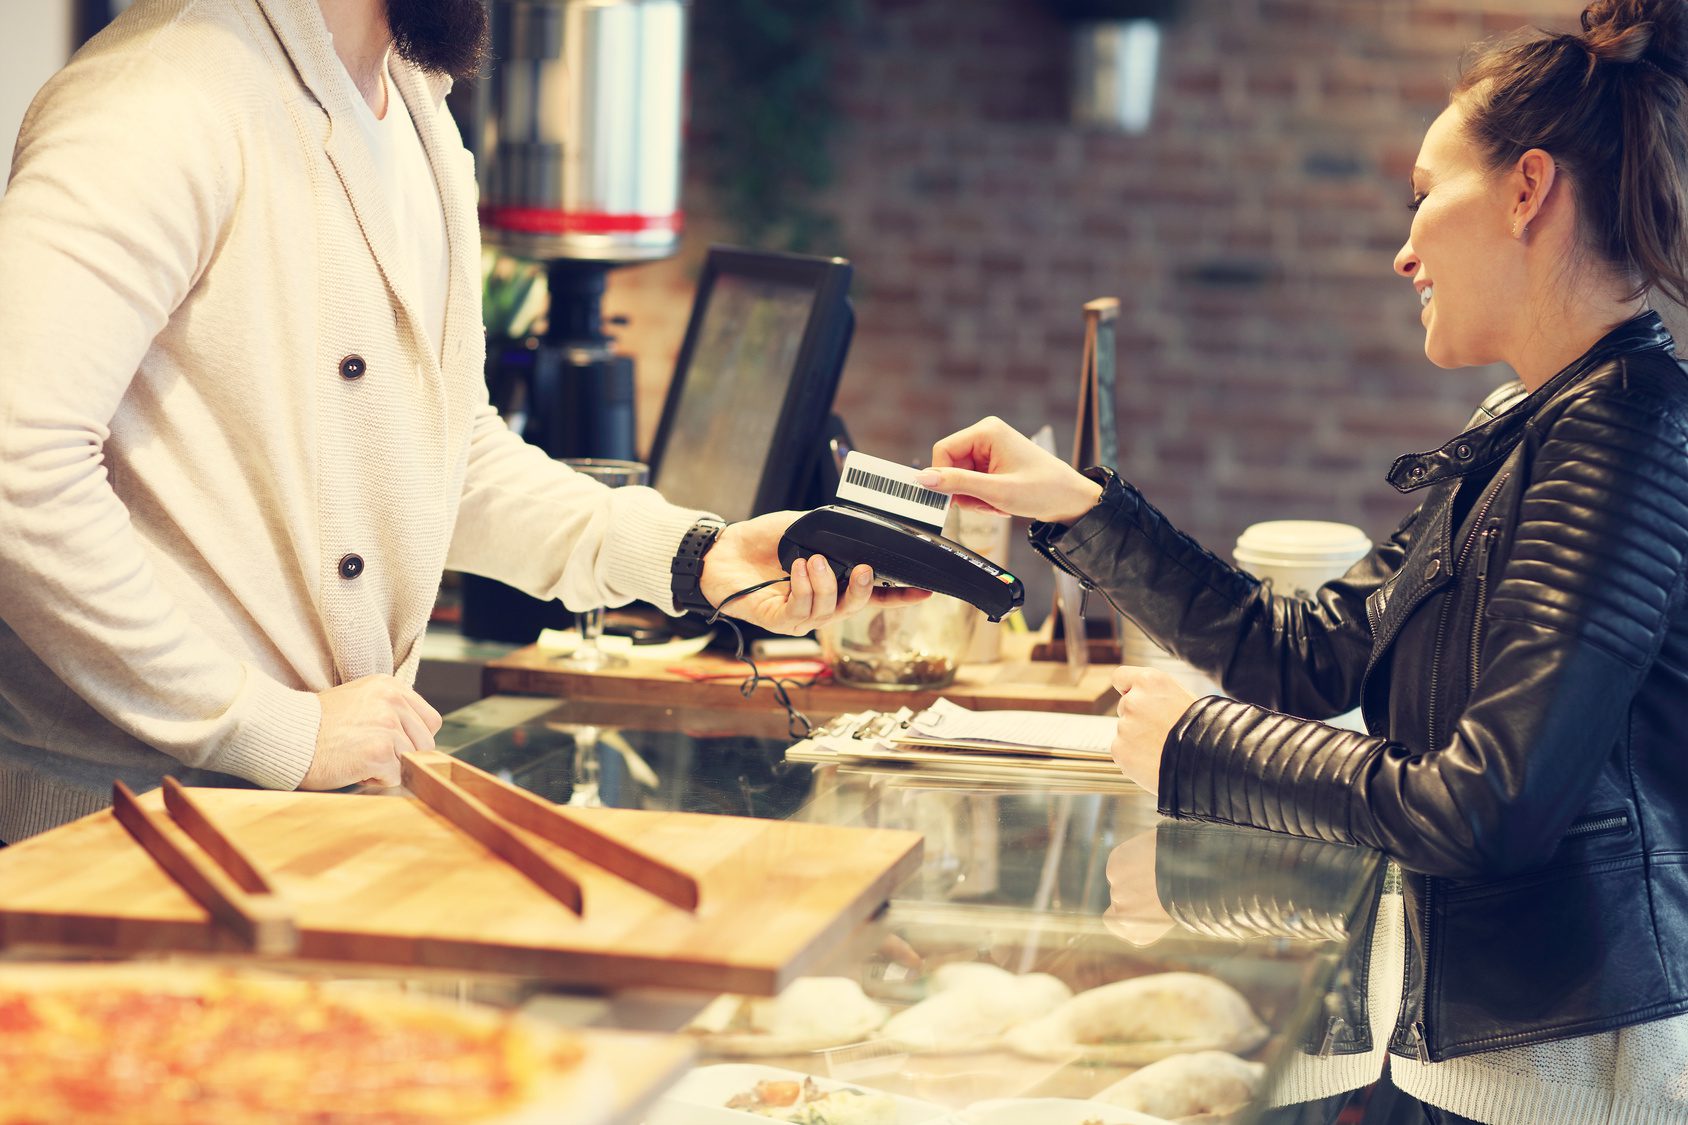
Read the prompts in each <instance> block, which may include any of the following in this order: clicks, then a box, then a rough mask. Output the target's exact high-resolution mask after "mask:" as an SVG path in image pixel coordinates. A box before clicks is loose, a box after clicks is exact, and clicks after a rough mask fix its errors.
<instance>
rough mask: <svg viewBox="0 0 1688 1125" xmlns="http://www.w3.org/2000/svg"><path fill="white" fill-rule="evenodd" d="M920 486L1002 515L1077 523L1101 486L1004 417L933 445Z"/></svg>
mask: <svg viewBox="0 0 1688 1125" xmlns="http://www.w3.org/2000/svg"><path fill="white" fill-rule="evenodd" d="M919 480H920V484H921V485H922V487H925V488H930V489H933V490H934V491H937V492H943V493H949V494H953V495H954V496H955V501H956V503H958V504H960V505H961V506H962V507H964V508H971V509H973V510H975V511H980V512H990V513H991V514H993V515H998V516H1029V517H1031V518H1032V519H1034V520H1042V521H1044V522H1045V523H1073V522H1075V521H1076V520H1077V519H1078V518H1079V517H1080V516H1082V515H1084V513H1086V512H1088V511H1089V510H1090V509H1091V508H1094V507H1095V506H1096V501H1097V499H1098V498H1100V497H1101V495H1102V486H1101V485H1099V484H1097V483H1096V482H1095V481H1093V480H1091V479H1090V478H1089V477H1087V476H1085V475H1084V474H1083V473H1081V472H1079V471H1078V470H1077V469H1075V468H1073V467H1072V466H1071V465H1069V464H1067V463H1066V462H1065V461H1063V460H1061V459H1060V458H1059V457H1056V456H1055V455H1054V454H1052V453H1050V452H1048V451H1047V450H1044V449H1041V448H1039V447H1038V446H1037V444H1036V443H1034V442H1033V441H1032V440H1031V439H1030V438H1028V437H1026V436H1025V435H1024V434H1022V433H1020V432H1019V431H1018V430H1016V429H1014V427H1012V426H1010V425H1009V424H1008V423H1007V422H1004V421H1003V420H1002V419H1001V418H986V419H985V420H984V421H982V422H975V423H974V424H973V425H971V426H968V427H967V428H966V429H965V430H962V431H960V432H958V433H953V434H951V435H950V436H949V437H947V438H944V439H943V440H942V441H940V442H938V444H936V445H934V446H933V447H932V467H931V468H930V469H927V470H926V471H925V472H923V473H921V474H920V478H919Z"/></svg>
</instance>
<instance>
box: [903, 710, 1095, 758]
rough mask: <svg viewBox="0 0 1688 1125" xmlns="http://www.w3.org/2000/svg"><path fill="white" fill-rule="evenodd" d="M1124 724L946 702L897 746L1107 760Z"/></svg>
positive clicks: (919, 718)
mask: <svg viewBox="0 0 1688 1125" xmlns="http://www.w3.org/2000/svg"><path fill="white" fill-rule="evenodd" d="M1118 722H1119V720H1118V719H1117V718H1116V717H1115V716H1113V715H1071V714H1063V713H1060V712H1051V711H969V710H968V709H967V708H965V707H962V706H959V705H957V704H955V703H951V702H950V701H949V700H947V699H940V700H938V701H937V702H936V703H934V704H932V706H930V707H928V708H927V709H926V710H924V711H922V712H920V714H918V715H916V716H914V717H913V718H912V719H911V720H909V724H908V727H907V728H906V729H905V730H904V731H903V732H902V733H899V734H896V735H893V736H892V738H891V741H892V742H893V743H895V744H898V745H905V746H953V747H957V748H962V749H969V750H995V751H999V752H1007V753H1014V752H1019V753H1025V752H1027V751H1031V752H1034V753H1039V754H1045V755H1051V756H1059V757H1071V758H1090V759H1102V760H1107V759H1109V758H1111V757H1112V755H1111V754H1110V753H1109V747H1110V746H1111V745H1112V744H1113V741H1114V731H1115V728H1116V726H1117V724H1118Z"/></svg>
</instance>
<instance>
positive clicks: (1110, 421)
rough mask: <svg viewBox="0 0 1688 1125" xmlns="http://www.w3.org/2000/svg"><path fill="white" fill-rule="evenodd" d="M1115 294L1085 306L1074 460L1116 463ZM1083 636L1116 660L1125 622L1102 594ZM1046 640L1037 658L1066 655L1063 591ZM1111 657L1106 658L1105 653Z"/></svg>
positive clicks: (1093, 652)
mask: <svg viewBox="0 0 1688 1125" xmlns="http://www.w3.org/2000/svg"><path fill="white" fill-rule="evenodd" d="M1118 320H1119V298H1117V297H1098V298H1096V299H1095V300H1094V301H1087V302H1086V303H1085V306H1084V357H1083V359H1082V360H1081V361H1080V363H1079V373H1078V423H1077V426H1076V428H1075V432H1074V434H1073V458H1072V465H1073V468H1075V469H1086V468H1089V467H1090V466H1092V465H1106V466H1108V467H1109V468H1118V467H1119V424H1118V423H1117V422H1116V421H1115V418H1114V395H1115V393H1116V385H1117V382H1118V380H1117V376H1116V362H1117V357H1118V350H1119V348H1118V343H1117V332H1118V324H1117V321H1118ZM1086 610H1087V611H1088V612H1087V615H1086V618H1085V638H1086V641H1087V654H1088V658H1089V659H1090V660H1091V661H1099V662H1104V663H1113V664H1117V663H1119V658H1118V655H1117V654H1118V653H1119V652H1120V650H1121V643H1122V641H1123V640H1124V638H1125V624H1124V622H1123V620H1122V619H1121V618H1120V616H1119V615H1118V614H1117V613H1114V612H1113V611H1112V610H1111V609H1110V608H1109V606H1108V603H1107V601H1106V600H1105V599H1103V598H1102V597H1101V596H1100V595H1092V596H1091V598H1090V603H1089V605H1087V606H1086ZM1050 621H1052V622H1053V623H1054V624H1053V626H1052V628H1051V632H1050V639H1049V642H1048V643H1047V644H1045V645H1040V646H1038V648H1037V649H1035V650H1034V651H1033V653H1032V657H1033V659H1035V660H1065V659H1066V658H1067V635H1066V632H1067V631H1066V628H1065V622H1064V620H1063V617H1062V613H1061V595H1060V594H1059V593H1057V594H1056V595H1055V601H1054V604H1053V605H1052V606H1051V608H1050ZM1110 656H1112V659H1111V660H1110V659H1109V657H1110Z"/></svg>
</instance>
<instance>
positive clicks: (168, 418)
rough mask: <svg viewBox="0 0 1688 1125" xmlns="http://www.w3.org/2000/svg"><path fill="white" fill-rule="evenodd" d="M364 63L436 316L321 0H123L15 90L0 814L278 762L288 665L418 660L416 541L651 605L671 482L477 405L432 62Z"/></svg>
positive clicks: (1, 263)
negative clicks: (428, 311) (437, 292)
mask: <svg viewBox="0 0 1688 1125" xmlns="http://www.w3.org/2000/svg"><path fill="white" fill-rule="evenodd" d="M394 78H395V87H396V90H397V92H398V94H399V95H400V96H402V97H403V98H404V100H405V103H406V105H407V106H408V107H409V110H410V113H411V116H412V117H413V118H414V119H415V122H416V127H417V130H418V132H419V134H420V136H421V139H422V142H423V146H424V148H425V149H426V151H427V154H428V159H429V162H430V164H431V165H432V167H433V170H434V174H435V178H436V180H437V182H438V185H439V190H440V195H441V198H442V202H443V204H444V208H445V212H446V225H447V232H448V239H449V253H450V260H451V280H450V293H449V295H448V298H447V302H446V321H445V332H444V336H443V339H442V340H441V346H440V348H439V349H438V350H437V351H435V350H433V349H431V348H430V347H428V346H427V345H426V344H425V343H424V340H425V337H426V334H425V333H424V332H423V331H422V329H421V327H420V326H419V324H418V322H417V295H416V294H413V293H410V292H407V291H406V288H405V283H404V281H403V280H402V278H395V276H394V271H393V266H392V262H393V259H394V256H395V249H396V248H397V247H398V245H399V240H400V239H402V238H403V237H404V236H405V235H404V232H403V231H401V230H399V229H397V224H396V223H395V221H394V219H393V216H392V213H391V211H390V209H389V207H388V205H387V201H386V198H385V196H384V192H383V191H382V190H381V187H380V184H379V181H378V179H377V176H376V172H375V168H374V164H373V160H372V158H371V155H370V153H369V151H368V149H367V142H366V140H365V138H364V135H363V133H362V131H361V130H360V129H359V128H358V127H357V124H356V121H355V120H354V118H353V117H352V112H353V107H354V101H353V99H355V98H357V97H358V96H359V95H358V93H357V91H356V89H355V87H354V86H353V84H352V82H351V80H350V78H349V77H348V76H347V74H346V71H345V68H344V67H343V65H342V64H341V62H340V60H339V58H338V56H337V55H336V54H335V52H334V46H333V42H332V40H331V38H330V36H329V34H328V30H327V28H326V26H325V25H324V23H323V19H322V15H321V12H320V10H319V8H318V6H317V3H316V0H139V2H138V3H137V4H135V5H134V6H133V7H132V8H131V9H130V10H129V11H128V12H127V13H126V14H125V15H124V16H122V17H120V18H119V19H118V20H117V21H116V22H115V23H114V24H113V25H112V26H111V27H110V28H109V29H108V30H107V31H105V32H104V33H102V34H101V35H100V36H98V37H97V38H96V39H95V40H94V41H93V42H92V43H90V44H89V45H88V46H87V47H86V48H84V49H83V50H82V51H81V52H80V53H78V55H77V56H76V58H75V59H74V60H73V61H72V62H71V64H70V65H69V66H68V67H67V68H66V69H65V70H64V71H63V72H61V73H60V74H59V75H58V76H57V77H55V78H54V79H53V80H52V81H51V82H50V83H49V84H48V85H47V87H46V88H45V89H44V90H43V91H42V92H41V94H40V96H39V97H38V98H37V99H36V101H35V104H34V105H33V106H32V107H31V109H30V111H29V114H28V116H27V117H26V118H25V121H24V125H23V129H22V132H21V134H20V137H19V140H18V147H17V151H16V154H15V157H14V162H13V166H12V176H11V180H10V183H9V186H8V188H7V191H6V193H5V194H4V195H3V196H0V840H17V839H19V838H21V837H23V836H25V835H29V834H31V833H35V832H39V831H42V830H44V829H46V828H49V827H51V826H53V825H54V824H57V823H60V822H62V821H65V820H68V819H71V818H73V817H76V816H79V815H82V814H84V813H86V812H89V811H92V810H94V809H96V808H98V807H100V806H101V805H103V804H104V803H106V801H107V799H108V798H107V794H108V793H109V790H110V786H111V781H112V779H113V777H123V778H125V779H127V780H128V781H129V782H130V783H131V784H132V785H136V786H149V785H152V784H156V783H157V781H158V779H159V778H160V777H161V776H162V775H163V774H165V773H166V772H175V773H183V772H189V773H191V772H192V771H195V770H208V771H215V772H216V773H218V774H222V775H233V776H234V777H238V778H244V779H246V780H247V781H250V782H253V783H256V784H258V785H262V786H268V787H273V788H292V787H294V786H296V785H297V784H298V782H299V781H300V779H301V778H302V777H303V776H304V774H305V771H306V769H307V767H308V766H309V764H310V761H311V756H312V753H313V750H314V746H315V740H316V732H317V726H318V724H319V721H320V718H321V709H320V706H319V704H318V701H317V698H316V696H315V694H314V693H316V692H319V691H322V690H324V689H326V688H329V687H332V686H333V685H335V684H338V683H343V682H345V681H347V680H351V679H354V678H356V677H359V676H363V675H367V674H370V673H377V672H396V673H397V674H398V675H399V676H401V677H404V678H407V679H408V678H410V677H412V676H414V674H415V670H416V665H417V662H418V660H419V653H420V645H419V642H420V640H421V637H422V632H423V629H424V627H425V626H426V623H427V619H428V612H429V608H430V606H431V605H432V602H433V598H434V593H435V590H436V589H437V587H438V583H439V578H440V573H441V570H442V568H444V567H448V566H449V567H451V568H455V569H459V570H465V571H470V572H473V573H478V574H485V575H489V576H492V577H495V578H500V579H502V580H504V581H507V582H510V583H512V584H514V585H516V586H519V587H521V588H523V589H525V590H528V591H529V592H531V593H535V594H538V595H541V596H559V597H561V598H563V600H564V601H565V602H567V603H568V604H570V605H571V606H574V607H578V608H584V607H587V606H590V605H594V604H608V605H618V604H622V603H625V602H627V601H630V600H633V599H635V598H643V599H645V600H649V601H653V602H656V603H657V604H662V605H666V604H668V602H667V599H668V591H667V587H668V580H669V579H668V563H669V560H670V559H671V558H672V557H673V553H674V550H675V548H676V547H677V545H678V543H679V540H680V538H681V536H682V535H683V534H684V532H685V530H686V528H688V527H689V526H690V525H691V524H692V522H693V521H694V520H695V519H696V518H697V516H698V515H699V514H700V513H697V512H693V511H687V510H682V509H678V508H675V507H672V506H671V505H668V504H666V503H664V502H663V501H662V500H661V499H660V498H659V497H658V496H656V494H655V493H653V492H651V491H650V490H648V489H621V490H613V491H612V490H608V489H604V488H601V487H600V486H598V485H597V484H596V483H594V482H591V481H588V480H585V479H584V478H580V477H577V476H575V475H573V474H571V473H570V472H568V470H566V469H565V468H563V467H561V466H559V465H557V464H556V463H554V462H552V461H550V460H549V459H547V458H546V457H545V456H544V455H543V454H542V453H541V452H540V451H538V450H536V449H534V448H532V447H529V446H527V445H525V444H523V443H522V442H521V441H520V440H519V439H517V438H516V437H515V436H514V435H513V434H511V433H510V432H509V431H508V430H507V429H506V428H505V427H504V426H503V425H502V423H501V422H500V420H499V419H498V417H497V415H496V414H495V413H494V412H493V411H492V409H491V408H490V406H489V405H488V404H487V395H486V388H485V383H484V380H483V378H482V374H481V369H482V360H483V353H484V343H483V337H482V330H481V323H480V283H479V253H480V248H479V241H478V231H477V227H476V220H475V186H474V176H473V169H472V167H471V162H470V159H469V156H468V154H467V153H466V152H465V151H464V149H463V146H462V143H461V141H460V139H459V137H458V135H457V133H456V130H455V127H454V126H453V125H452V122H451V119H450V116H449V115H448V114H447V113H446V112H445V110H444V107H443V101H442V99H443V96H444V83H443V82H440V81H433V80H430V79H429V78H427V77H425V76H424V75H422V74H421V73H420V72H417V71H415V70H413V69H410V68H408V67H405V66H402V65H397V64H395V66H394ZM348 356H357V357H360V358H361V360H362V361H363V365H362V371H363V373H362V374H361V376H360V377H357V378H346V377H345V376H344V374H343V360H345V358H346V357H348ZM344 370H345V371H346V372H355V371H357V370H358V366H357V365H355V364H354V365H352V366H350V367H345V368H344ZM351 555H357V556H358V557H360V558H361V559H362V561H363V569H362V571H361V573H359V574H357V576H356V577H350V578H348V577H343V576H342V565H341V564H342V560H344V559H346V558H347V557H348V556H351ZM346 573H350V570H349V569H348V570H347V571H346Z"/></svg>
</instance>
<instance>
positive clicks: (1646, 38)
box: [1454, 0, 1688, 304]
mask: <svg viewBox="0 0 1688 1125" xmlns="http://www.w3.org/2000/svg"><path fill="white" fill-rule="evenodd" d="M1454 97H1455V98H1456V99H1459V100H1461V101H1462V102H1463V103H1464V105H1465V107H1466V110H1467V122H1468V123H1467V128H1468V130H1469V132H1470V134H1471V137H1472V138H1473V140H1474V141H1475V142H1476V143H1477V145H1478V146H1479V147H1480V148H1481V149H1482V151H1483V153H1484V155H1485V157H1486V158H1487V161H1488V164H1489V167H1490V168H1493V169H1500V168H1504V167H1508V166H1510V165H1511V164H1512V163H1513V162H1515V161H1516V160H1517V159H1518V158H1519V157H1520V156H1522V155H1523V154H1524V153H1525V152H1526V151H1528V150H1529V149H1532V148H1540V149H1543V150H1545V151H1546V152H1548V153H1550V154H1552V156H1553V158H1554V159H1555V160H1556V161H1558V162H1559V164H1560V165H1561V166H1562V168H1563V169H1564V170H1565V172H1566V173H1568V174H1569V175H1570V177H1571V178H1572V179H1573V180H1574V181H1575V183H1576V193H1577V203H1578V212H1579V218H1580V220H1581V226H1582V230H1583V234H1584V240H1585V242H1586V244H1587V246H1588V247H1589V249H1590V250H1592V251H1594V252H1595V253H1597V254H1599V255H1600V256H1601V257H1602V258H1603V259H1604V260H1605V261H1606V262H1607V263H1609V264H1610V265H1611V266H1612V267H1614V268H1615V269H1617V270H1618V271H1619V272H1620V274H1621V276H1623V277H1625V278H1628V279H1633V281H1634V283H1635V284H1634V288H1633V290H1632V291H1631V293H1630V296H1632V297H1639V296H1641V295H1642V294H1644V293H1646V292H1648V291H1649V290H1651V289H1658V290H1660V291H1662V292H1663V293H1665V295H1666V296H1668V297H1670V298H1671V299H1672V300H1674V301H1676V302H1677V303H1678V304H1688V0H1595V3H1592V4H1590V5H1589V6H1588V7H1587V8H1586V9H1585V10H1584V11H1583V14H1582V34H1580V35H1547V36H1538V37H1535V38H1532V39H1528V40H1525V41H1522V42H1516V43H1512V44H1509V45H1503V46H1497V47H1490V48H1488V49H1487V50H1485V51H1484V52H1483V53H1482V54H1480V55H1479V56H1478V57H1477V58H1476V60H1475V61H1474V62H1472V63H1471V64H1470V65H1469V66H1468V67H1467V68H1466V70H1465V72H1464V74H1462V75H1461V76H1460V80H1459V83H1458V84H1457V85H1456V86H1455V88H1454Z"/></svg>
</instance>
